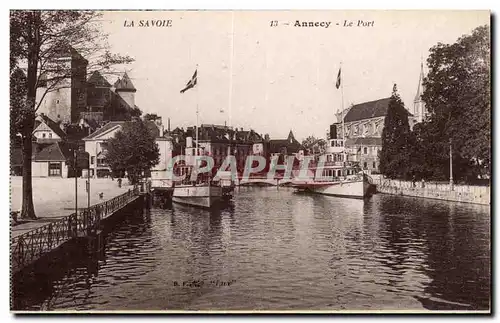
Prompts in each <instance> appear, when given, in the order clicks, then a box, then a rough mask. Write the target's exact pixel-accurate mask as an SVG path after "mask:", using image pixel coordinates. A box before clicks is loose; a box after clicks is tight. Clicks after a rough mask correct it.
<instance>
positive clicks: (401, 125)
mask: <svg viewBox="0 0 500 323" xmlns="http://www.w3.org/2000/svg"><path fill="white" fill-rule="evenodd" d="M410 140H411V139H410V125H409V123H408V111H406V109H405V107H404V104H403V101H401V98H400V96H399V94H398V92H397V87H396V84H394V87H393V89H392V95H391V98H390V101H389V107H388V109H387V115H386V117H385V120H384V129H383V130H382V150H381V152H380V156H379V160H380V172H381V173H382V174H383V175H385V176H387V177H389V178H402V179H409V178H410V177H411V172H410V168H409V161H410V153H409V142H410Z"/></svg>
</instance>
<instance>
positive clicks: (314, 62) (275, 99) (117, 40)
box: [102, 10, 490, 140]
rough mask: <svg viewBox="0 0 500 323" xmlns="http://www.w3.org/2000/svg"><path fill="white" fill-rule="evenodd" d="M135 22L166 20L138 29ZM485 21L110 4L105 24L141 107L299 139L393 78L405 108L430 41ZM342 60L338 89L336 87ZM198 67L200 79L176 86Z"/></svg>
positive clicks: (469, 16)
mask: <svg viewBox="0 0 500 323" xmlns="http://www.w3.org/2000/svg"><path fill="white" fill-rule="evenodd" d="M140 20H143V21H146V20H149V21H150V22H151V21H152V20H154V21H157V20H172V22H171V27H139V24H140ZM359 20H362V21H363V22H364V24H365V26H357V25H358V21H359ZM489 20H490V14H489V12H488V11H355V10H351V11H234V12H232V11H123V12H119V11H111V12H105V13H104V16H103V21H102V28H103V30H104V32H106V33H108V34H109V39H108V42H109V45H110V47H111V50H112V51H113V52H117V53H120V54H126V55H129V56H131V57H133V58H134V59H135V61H134V63H132V64H129V65H127V66H120V67H119V68H120V69H122V70H123V71H127V73H128V74H129V76H130V78H131V79H132V82H133V83H134V85H135V87H136V88H137V93H136V99H135V100H136V105H137V106H139V108H140V109H141V110H142V111H143V113H156V114H158V115H160V116H162V117H163V122H164V124H166V122H167V118H170V119H171V127H172V128H175V127H177V126H179V127H184V128H186V127H187V126H191V125H195V124H196V110H197V109H198V111H199V123H200V124H202V123H209V124H224V123H226V124H227V125H231V126H233V127H238V128H240V127H243V128H245V129H249V128H251V129H254V130H255V131H257V132H258V133H261V134H266V133H267V134H269V135H270V136H271V138H274V139H280V138H286V137H287V136H288V133H289V131H290V130H293V133H294V134H295V137H296V138H297V139H299V140H302V139H303V138H305V137H307V136H309V135H314V136H316V137H320V138H325V136H326V132H327V131H328V127H329V124H331V123H333V122H336V118H335V112H337V111H339V109H340V108H341V107H342V105H344V107H347V106H348V105H351V104H356V103H361V102H366V101H371V100H377V99H381V98H384V97H389V96H390V95H391V92H392V87H393V84H394V83H396V84H397V86H398V90H399V93H400V95H401V98H402V99H403V101H404V103H405V106H406V107H407V109H409V110H410V111H411V109H412V108H413V99H414V97H415V93H416V91H417V86H418V80H419V74H420V63H421V61H422V59H423V61H424V70H425V60H426V59H427V56H428V53H429V48H431V47H432V46H434V45H436V44H437V43H438V42H442V43H453V42H455V41H456V40H457V38H459V37H460V36H462V35H464V34H470V33H471V31H472V30H473V29H474V28H476V27H478V26H480V25H484V24H489ZM132 21H133V22H134V27H125V25H128V26H130V25H131V22H132ZM271 21H278V26H275V27H271ZM297 21H299V22H300V23H302V22H325V23H327V22H331V24H330V25H329V26H328V28H325V27H324V26H325V24H323V27H321V26H319V27H296V26H295V24H296V22H297ZM346 21H347V22H351V21H352V22H353V26H352V27H344V24H345V22H346ZM286 23H288V25H286ZM337 24H338V25H337ZM340 64H342V85H343V91H342V90H341V89H336V87H335V81H336V78H337V73H338V70H339V68H340ZM195 69H197V70H198V84H197V86H196V87H195V88H194V89H191V90H188V91H186V92H185V93H184V94H181V93H180V90H181V89H182V88H183V87H184V86H185V85H186V83H187V82H188V81H189V79H190V78H191V76H192V74H193V72H194V71H195ZM342 92H343V95H342Z"/></svg>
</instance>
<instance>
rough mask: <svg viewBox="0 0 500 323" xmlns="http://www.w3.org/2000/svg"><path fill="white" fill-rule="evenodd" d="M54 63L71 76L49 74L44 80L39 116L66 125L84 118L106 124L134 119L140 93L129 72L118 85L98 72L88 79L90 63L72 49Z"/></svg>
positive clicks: (39, 88)
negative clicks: (136, 100) (136, 102)
mask: <svg viewBox="0 0 500 323" xmlns="http://www.w3.org/2000/svg"><path fill="white" fill-rule="evenodd" d="M53 63H54V64H57V65H58V67H59V70H61V71H70V75H67V77H65V78H62V77H54V76H53V75H50V74H49V73H46V74H44V75H42V76H41V77H40V81H39V84H38V88H37V103H38V102H40V101H41V104H40V108H39V109H38V114H39V115H45V116H47V117H49V118H50V119H52V120H53V121H55V122H57V123H60V124H62V125H68V124H76V123H79V122H80V121H81V120H82V119H83V120H85V121H90V120H93V121H96V122H98V123H102V122H104V121H111V120H130V117H131V114H132V113H133V110H134V109H138V107H137V106H136V105H135V92H136V91H137V90H136V88H135V87H134V85H133V83H132V81H131V79H130V78H129V76H128V75H127V73H124V75H123V76H122V78H119V79H118V80H117V81H116V82H115V84H114V86H111V84H110V83H109V82H108V81H107V80H106V79H105V78H104V77H103V76H102V75H101V73H99V72H98V71H95V72H93V73H92V75H91V76H90V77H89V78H88V79H87V67H88V61H87V60H86V59H84V58H83V57H82V56H81V55H80V54H79V53H78V52H77V51H76V50H75V49H74V48H71V47H70V48H69V49H68V50H67V51H63V52H62V53H61V54H60V55H58V57H56V58H55V59H54V62H53ZM55 82H57V84H55ZM47 89H49V91H47ZM44 94H45V95H44Z"/></svg>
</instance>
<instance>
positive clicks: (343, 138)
mask: <svg viewBox="0 0 500 323" xmlns="http://www.w3.org/2000/svg"><path fill="white" fill-rule="evenodd" d="M340 93H341V96H342V102H341V109H342V140H343V144H342V146H343V149H342V158H343V160H342V167H345V162H346V156H345V144H346V139H345V126H344V82H343V80H342V62H340Z"/></svg>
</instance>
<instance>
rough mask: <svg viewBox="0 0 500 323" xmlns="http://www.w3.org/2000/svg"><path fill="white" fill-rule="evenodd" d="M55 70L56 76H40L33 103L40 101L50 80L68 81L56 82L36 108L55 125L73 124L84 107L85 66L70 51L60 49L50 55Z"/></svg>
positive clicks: (85, 89) (85, 64) (83, 61)
mask: <svg viewBox="0 0 500 323" xmlns="http://www.w3.org/2000/svg"><path fill="white" fill-rule="evenodd" d="M52 63H54V64H56V66H57V70H58V71H57V72H55V73H49V74H48V75H47V74H44V75H42V76H41V77H40V78H39V84H38V88H37V101H38V100H41V98H42V97H43V94H44V93H45V91H46V89H47V87H52V86H53V84H48V83H50V82H53V81H50V80H51V79H52V80H53V79H54V78H57V77H58V76H60V75H58V74H61V75H67V73H68V71H70V75H71V76H70V77H67V78H65V79H62V80H57V85H55V86H53V89H52V90H51V91H50V92H48V93H47V94H46V95H45V97H44V98H43V102H42V103H41V105H40V109H39V113H40V114H41V113H43V114H45V115H46V116H48V117H49V118H50V119H52V120H54V121H56V122H62V123H70V122H76V121H77V120H78V117H79V115H80V112H82V111H85V110H86V107H87V83H86V81H87V75H86V74H87V65H88V61H87V60H86V59H84V58H83V57H82V56H81V55H80V54H79V53H78V52H77V51H76V50H75V49H74V48H73V47H71V46H68V47H67V48H64V49H61V50H60V51H59V52H58V53H57V54H56V55H54V58H53V62H52Z"/></svg>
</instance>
